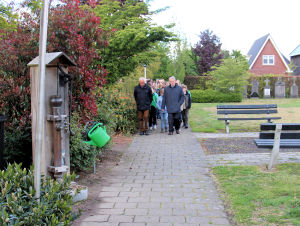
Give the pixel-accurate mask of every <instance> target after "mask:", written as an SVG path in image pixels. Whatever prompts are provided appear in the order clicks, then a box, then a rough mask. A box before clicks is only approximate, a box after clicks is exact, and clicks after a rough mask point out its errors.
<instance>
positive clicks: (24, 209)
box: [0, 163, 76, 226]
mask: <svg viewBox="0 0 300 226" xmlns="http://www.w3.org/2000/svg"><path fill="white" fill-rule="evenodd" d="M72 180H74V175H72V176H65V177H64V178H63V180H62V181H61V182H57V181H55V180H53V179H51V178H49V177H47V178H44V179H42V181H41V196H40V202H38V200H37V199H36V198H34V196H35V190H34V175H33V168H32V167H31V169H30V170H26V169H22V167H21V164H19V165H18V164H16V163H15V164H9V165H8V167H7V169H6V170H5V171H4V170H3V171H0V209H1V211H0V225H17V226H19V225H70V224H71V221H72V220H74V219H75V217H76V215H75V214H73V213H72V206H71V205H72V196H71V195H70V191H69V188H70V182H71V181H72Z"/></svg>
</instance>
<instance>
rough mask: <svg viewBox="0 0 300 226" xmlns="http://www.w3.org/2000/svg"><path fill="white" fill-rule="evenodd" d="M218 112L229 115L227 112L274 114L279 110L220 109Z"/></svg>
mask: <svg viewBox="0 0 300 226" xmlns="http://www.w3.org/2000/svg"><path fill="white" fill-rule="evenodd" d="M217 113H218V114H219V115H220V114H222V115H227V114H230V115H231V114H274V113H278V111H277V110H272V109H270V110H219V111H217Z"/></svg>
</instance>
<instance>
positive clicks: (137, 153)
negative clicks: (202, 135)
mask: <svg viewBox="0 0 300 226" xmlns="http://www.w3.org/2000/svg"><path fill="white" fill-rule="evenodd" d="M99 197H100V201H99V204H98V205H97V208H95V209H94V210H93V211H92V212H91V213H89V215H90V216H89V217H85V218H83V219H82V218H81V219H80V223H79V225H82V226H85V225H87V226H92V225H114V226H116V225H118V226H123V225H130V226H135V225H136V226H138V225H143V226H145V225H147V226H148V225H155V226H160V225H166V226H169V225H172V226H175V225H191V226H192V225H230V223H229V221H228V219H227V216H226V214H225V212H224V207H223V205H222V202H221V201H220V199H219V196H218V194H217V191H216V187H215V184H214V182H213V180H212V178H211V177H210V176H209V169H208V165H207V164H206V160H205V155H204V153H203V151H202V148H201V146H200V144H199V143H198V142H197V138H196V137H195V136H194V134H192V133H191V132H190V131H188V130H184V131H183V132H182V134H180V135H173V136H168V135H167V134H166V133H164V134H160V133H158V132H155V133H153V134H151V135H150V136H147V137H146V136H137V137H136V138H135V139H134V141H133V143H132V144H131V146H130V147H129V149H128V150H127V151H126V152H125V153H124V155H123V157H122V160H121V162H120V164H119V166H116V167H115V168H114V169H113V170H112V172H111V173H110V174H109V176H108V177H107V178H106V180H105V181H104V182H103V183H102V188H101V190H100V189H99Z"/></svg>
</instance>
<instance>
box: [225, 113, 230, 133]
mask: <svg viewBox="0 0 300 226" xmlns="http://www.w3.org/2000/svg"><path fill="white" fill-rule="evenodd" d="M225 118H228V115H227V114H225ZM229 122H230V121H229V120H225V128H226V133H229V132H230V131H229Z"/></svg>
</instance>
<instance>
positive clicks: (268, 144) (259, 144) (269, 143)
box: [254, 139, 300, 148]
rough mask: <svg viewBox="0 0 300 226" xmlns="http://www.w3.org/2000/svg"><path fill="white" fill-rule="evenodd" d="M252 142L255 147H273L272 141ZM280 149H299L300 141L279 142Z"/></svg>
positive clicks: (255, 140) (257, 140) (258, 140)
mask: <svg viewBox="0 0 300 226" xmlns="http://www.w3.org/2000/svg"><path fill="white" fill-rule="evenodd" d="M254 142H255V144H256V146H257V147H265V148H267V147H269V148H272V147H273V145H274V140H273V139H263V140H261V139H254ZM280 148H300V140H296V139H291V140H280Z"/></svg>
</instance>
